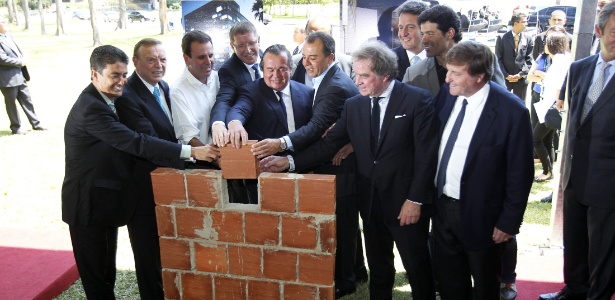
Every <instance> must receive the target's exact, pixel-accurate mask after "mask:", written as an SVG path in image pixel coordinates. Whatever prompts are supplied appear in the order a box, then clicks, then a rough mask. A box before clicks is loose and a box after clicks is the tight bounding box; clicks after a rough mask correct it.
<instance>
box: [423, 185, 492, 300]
mask: <svg viewBox="0 0 615 300" xmlns="http://www.w3.org/2000/svg"><path fill="white" fill-rule="evenodd" d="M436 201H438V203H437V204H438V210H437V213H436V215H435V216H434V218H433V239H434V251H433V254H434V255H433V261H434V266H435V273H436V278H437V279H438V287H439V291H440V299H442V300H448V299H455V300H457V299H460V300H466V299H468V300H469V299H476V300H482V299H499V298H500V278H501V274H502V252H503V248H504V245H503V243H502V244H494V245H492V246H490V247H488V248H486V249H482V250H468V249H466V247H464V245H463V243H462V242H461V237H462V236H461V227H462V226H463V225H462V223H461V216H460V203H459V200H451V198H448V197H445V196H444V197H441V198H440V199H438V200H436ZM472 280H473V282H474V287H472Z"/></svg>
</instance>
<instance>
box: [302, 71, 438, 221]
mask: <svg viewBox="0 0 615 300" xmlns="http://www.w3.org/2000/svg"><path fill="white" fill-rule="evenodd" d="M370 118H371V101H370V98H369V97H366V96H361V95H356V96H354V97H352V98H350V99H348V100H346V103H345V105H344V109H343V111H342V114H341V116H340V118H339V119H338V120H337V122H336V123H335V126H334V127H333V129H331V130H330V131H329V133H327V136H326V137H325V138H324V139H322V140H320V141H318V142H316V143H314V144H312V145H311V146H309V147H307V148H305V149H304V150H302V151H299V152H296V153H295V155H293V158H294V160H295V168H296V169H297V170H302V169H305V168H309V167H311V166H314V165H316V164H318V163H321V162H325V161H328V160H331V158H333V156H334V155H335V153H336V152H337V151H338V149H340V148H341V147H342V146H344V145H345V144H346V143H348V142H350V143H352V146H353V147H354V151H355V154H356V158H357V166H358V174H357V184H356V186H357V198H358V202H359V209H360V211H361V217H362V218H363V222H366V223H367V222H369V219H370V216H371V210H372V201H373V197H374V195H375V193H376V192H377V193H378V198H379V199H380V202H381V205H380V207H381V209H382V213H383V214H384V215H383V217H384V220H385V222H386V223H387V224H390V225H395V224H397V226H399V220H397V216H398V215H399V212H400V210H401V207H402V205H403V204H404V201H406V199H410V200H412V201H416V202H421V203H424V204H425V205H423V207H422V214H425V215H429V213H430V205H427V204H430V203H431V200H432V199H431V193H432V192H433V178H434V176H435V171H436V159H437V156H436V153H437V146H438V140H437V139H436V137H437V128H436V126H435V125H436V124H435V122H434V109H433V105H432V102H431V97H430V96H429V93H428V92H427V91H425V90H422V89H419V88H416V87H412V86H409V85H406V84H402V83H401V82H398V81H395V84H394V87H393V90H392V92H391V97H390V99H389V103H388V105H387V108H386V111H385V115H384V118H383V120H382V126H381V130H380V145H379V147H378V149H377V150H376V151H375V153H372V151H371V148H370V143H371V142H370V131H371V129H370V122H369V121H368V120H370Z"/></svg>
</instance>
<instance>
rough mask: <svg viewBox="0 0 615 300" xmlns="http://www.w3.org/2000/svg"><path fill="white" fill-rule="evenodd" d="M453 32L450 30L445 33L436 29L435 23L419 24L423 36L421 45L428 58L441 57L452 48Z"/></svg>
mask: <svg viewBox="0 0 615 300" xmlns="http://www.w3.org/2000/svg"><path fill="white" fill-rule="evenodd" d="M451 31H452V32H453V33H454V30H453V29H452V28H451V29H449V31H447V32H446V33H444V34H443V33H442V31H440V29H438V24H437V23H432V22H429V21H427V22H425V23H423V24H421V33H422V34H423V39H422V45H423V48H425V53H426V54H427V56H428V57H438V56H441V57H443V56H444V55H446V53H447V52H448V50H449V49H450V48H451V47H452V43H453V39H452V37H453V34H452V33H451Z"/></svg>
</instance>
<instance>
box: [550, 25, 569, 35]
mask: <svg viewBox="0 0 615 300" xmlns="http://www.w3.org/2000/svg"><path fill="white" fill-rule="evenodd" d="M552 32H560V33H563V34H564V35H567V31H566V28H564V26H561V25H553V26H551V27H549V29H547V31H545V35H549V34H551V33H552Z"/></svg>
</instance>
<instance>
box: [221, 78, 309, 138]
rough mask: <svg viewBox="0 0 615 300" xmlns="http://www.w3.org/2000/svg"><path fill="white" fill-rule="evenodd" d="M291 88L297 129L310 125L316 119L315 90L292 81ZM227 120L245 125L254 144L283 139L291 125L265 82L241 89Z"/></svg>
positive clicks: (257, 82) (256, 82) (251, 84)
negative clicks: (269, 139) (263, 140)
mask: <svg viewBox="0 0 615 300" xmlns="http://www.w3.org/2000/svg"><path fill="white" fill-rule="evenodd" d="M289 84H290V93H291V99H292V102H293V114H294V116H295V129H297V128H299V127H301V126H304V125H305V124H307V123H308V122H309V121H310V118H311V117H312V99H313V96H314V90H313V89H311V88H309V87H307V86H305V85H303V84H300V83H298V82H294V81H292V80H291V81H290V83H289ZM226 120H227V122H230V121H232V120H239V121H241V123H242V124H243V126H244V128H245V129H246V131H247V132H248V138H249V139H251V140H262V139H266V138H279V137H281V136H284V135H287V134H288V124H287V122H286V119H285V117H284V112H283V111H282V108H281V106H280V104H279V102H278V98H277V96H276V95H275V93H274V91H273V89H271V88H270V87H268V86H267V85H266V84H265V81H264V80H263V79H262V78H261V79H259V80H255V81H253V82H250V83H248V84H246V85H244V86H243V87H241V88H240V89H239V95H238V97H237V101H236V102H235V105H234V106H233V107H232V108H231V109H230V111H229V112H228V114H227V116H226Z"/></svg>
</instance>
